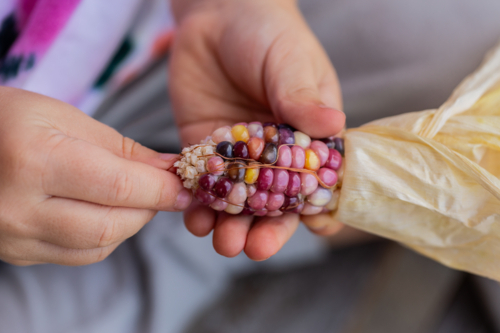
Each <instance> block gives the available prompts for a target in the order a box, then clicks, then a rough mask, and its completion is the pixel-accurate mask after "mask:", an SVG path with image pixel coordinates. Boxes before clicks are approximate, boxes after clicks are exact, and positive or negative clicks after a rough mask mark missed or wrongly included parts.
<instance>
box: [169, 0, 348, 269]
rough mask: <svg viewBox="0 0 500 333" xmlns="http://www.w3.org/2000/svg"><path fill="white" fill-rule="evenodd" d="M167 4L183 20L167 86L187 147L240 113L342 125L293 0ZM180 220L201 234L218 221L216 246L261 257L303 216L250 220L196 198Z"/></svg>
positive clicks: (315, 126) (330, 131) (303, 124)
mask: <svg viewBox="0 0 500 333" xmlns="http://www.w3.org/2000/svg"><path fill="white" fill-rule="evenodd" d="M173 8H174V11H175V13H176V15H177V19H178V21H179V28H178V31H177V35H176V39H175V42H174V47H173V54H172V58H171V64H170V73H171V76H170V79H171V80H170V89H171V96H172V100H173V103H174V110H175V113H176V118H177V122H178V124H179V128H180V133H181V137H182V140H183V144H184V145H187V144H188V143H190V144H194V143H198V142H199V141H200V140H201V139H203V138H204V137H205V136H206V135H209V134H210V133H211V132H212V131H213V130H215V129H216V128H218V127H220V126H224V125H232V124H234V123H237V122H242V121H243V122H250V121H263V122H265V121H278V122H284V123H288V124H290V125H292V126H294V127H296V128H297V129H299V130H301V131H303V132H305V133H307V134H309V135H310V136H312V137H316V138H321V137H327V136H330V135H334V134H336V133H337V132H339V131H340V130H341V129H342V128H343V126H344V122H345V116H344V114H343V113H342V112H340V111H337V110H338V109H341V108H342V101H341V94H340V89H339V84H338V81H337V77H336V74H335V71H334V69H333V67H332V65H331V64H330V61H329V59H328V57H327V55H326V54H325V52H324V50H323V48H322V47H321V45H320V44H319V42H318V41H317V40H316V38H315V37H314V35H313V34H312V33H311V31H310V30H309V28H308V27H307V25H306V23H305V22H304V20H303V18H302V16H301V14H300V12H299V10H298V9H297V7H296V4H295V1H292V0H238V1H234V0H174V1H173ZM185 221H186V226H187V228H188V229H189V230H190V231H191V232H192V233H193V234H195V235H197V236H205V235H207V234H209V233H210V231H211V230H212V229H214V235H213V242H214V248H215V249H216V251H217V252H219V253H220V254H222V255H225V256H229V257H231V256H235V255H237V254H238V253H240V252H241V251H242V250H244V251H245V252H246V254H247V255H248V256H249V257H250V258H252V259H255V260H262V259H266V258H268V257H270V256H272V255H273V254H275V253H276V252H277V251H278V250H279V249H280V248H281V247H282V246H283V245H284V243H285V242H286V241H287V240H288V239H289V238H290V236H291V235H292V234H293V233H294V231H295V229H296V228H297V226H298V223H299V217H298V216H297V215H294V214H285V215H283V216H281V217H277V218H269V217H265V218H259V219H257V220H256V222H255V223H253V218H252V217H249V216H230V215H228V214H225V213H222V214H219V215H216V213H215V212H214V211H213V210H211V209H210V208H208V207H204V206H201V205H196V204H193V206H192V207H191V208H190V209H189V210H188V211H187V212H186V214H185ZM316 221H317V220H316ZM252 223H253V224H252ZM314 225H315V226H318V224H317V223H315V224H314ZM338 229H339V228H338V227H337V228H328V229H322V230H321V231H320V233H321V234H325V233H333V232H335V231H336V230H338Z"/></svg>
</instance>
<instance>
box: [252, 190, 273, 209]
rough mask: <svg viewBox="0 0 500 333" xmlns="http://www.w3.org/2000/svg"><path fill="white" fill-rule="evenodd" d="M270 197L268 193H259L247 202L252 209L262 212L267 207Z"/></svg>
mask: <svg viewBox="0 0 500 333" xmlns="http://www.w3.org/2000/svg"><path fill="white" fill-rule="evenodd" d="M268 197H269V193H268V192H267V191H257V192H255V194H254V195H253V196H252V197H251V198H248V200H247V202H248V205H249V206H250V207H251V208H253V209H255V210H261V209H264V207H266V204H267V199H268Z"/></svg>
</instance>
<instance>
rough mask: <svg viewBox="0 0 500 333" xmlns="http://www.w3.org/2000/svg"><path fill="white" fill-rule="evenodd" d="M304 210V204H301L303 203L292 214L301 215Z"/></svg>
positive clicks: (291, 211)
mask: <svg viewBox="0 0 500 333" xmlns="http://www.w3.org/2000/svg"><path fill="white" fill-rule="evenodd" d="M303 209H304V203H303V202H301V203H299V204H298V206H297V207H295V208H294V209H292V210H290V213H294V214H300V213H301V212H302V210H303Z"/></svg>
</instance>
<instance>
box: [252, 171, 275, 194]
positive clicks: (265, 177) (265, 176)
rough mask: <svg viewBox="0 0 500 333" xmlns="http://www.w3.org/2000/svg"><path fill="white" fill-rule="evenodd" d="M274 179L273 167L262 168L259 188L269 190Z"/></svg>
mask: <svg viewBox="0 0 500 333" xmlns="http://www.w3.org/2000/svg"><path fill="white" fill-rule="evenodd" d="M273 180H274V172H273V170H272V169H269V168H264V169H260V172H259V178H257V183H256V186H257V189H258V190H261V191H268V190H269V189H270V188H271V185H272V184H273Z"/></svg>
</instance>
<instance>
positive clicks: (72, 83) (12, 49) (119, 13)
mask: <svg viewBox="0 0 500 333" xmlns="http://www.w3.org/2000/svg"><path fill="white" fill-rule="evenodd" d="M1 1H2V2H3V3H1V4H0V20H1V21H0V85H7V86H11V87H16V88H21V89H26V90H30V91H34V92H38V93H41V94H44V95H48V96H51V97H54V98H57V99H60V100H62V101H65V102H67V103H70V104H73V105H75V106H77V107H79V108H81V109H83V111H85V112H86V113H88V114H92V112H93V111H94V109H96V108H97V107H98V106H99V104H100V102H101V101H102V99H103V98H105V96H106V95H107V94H109V93H111V92H113V91H115V90H116V89H118V88H119V87H120V86H122V85H123V84H124V83H126V82H128V81H130V80H131V79H133V78H134V77H135V76H137V75H138V74H139V73H140V72H141V71H142V70H144V68H146V67H147V66H148V65H149V64H150V63H151V62H152V61H154V60H156V59H158V57H159V56H162V55H163V54H164V53H165V52H166V50H167V49H168V45H169V43H170V39H171V37H172V30H173V20H172V18H171V16H170V14H169V8H168V2H167V0H106V1H103V0H64V1H61V0H1ZM4 1H5V2H4Z"/></svg>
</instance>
